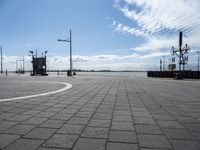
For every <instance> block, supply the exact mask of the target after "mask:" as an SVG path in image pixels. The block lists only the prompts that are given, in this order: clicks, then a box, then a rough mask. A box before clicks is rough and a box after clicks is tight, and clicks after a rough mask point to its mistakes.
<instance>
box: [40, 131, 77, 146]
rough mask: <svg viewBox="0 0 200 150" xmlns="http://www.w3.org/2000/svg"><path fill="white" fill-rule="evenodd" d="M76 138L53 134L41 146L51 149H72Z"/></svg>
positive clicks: (75, 136)
mask: <svg viewBox="0 0 200 150" xmlns="http://www.w3.org/2000/svg"><path fill="white" fill-rule="evenodd" d="M77 138H78V136H77V135H64V134H55V135H53V136H52V137H51V138H50V139H49V140H48V141H47V142H45V143H44V144H43V146H44V147H52V148H72V146H73V144H74V142H75V141H76V139H77Z"/></svg>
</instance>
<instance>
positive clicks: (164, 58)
mask: <svg viewBox="0 0 200 150" xmlns="http://www.w3.org/2000/svg"><path fill="white" fill-rule="evenodd" d="M162 57H163V71H165V56H162Z"/></svg>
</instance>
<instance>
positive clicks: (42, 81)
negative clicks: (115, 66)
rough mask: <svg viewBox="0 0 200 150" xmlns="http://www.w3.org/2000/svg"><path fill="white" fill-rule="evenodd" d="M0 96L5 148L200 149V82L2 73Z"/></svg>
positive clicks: (0, 131)
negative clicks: (33, 75) (67, 84)
mask: <svg viewBox="0 0 200 150" xmlns="http://www.w3.org/2000/svg"><path fill="white" fill-rule="evenodd" d="M63 82H65V83H69V84H71V85H72V87H71V88H69V89H67V90H63V91H61V92H57V93H53V94H51V93H49V94H48V92H51V91H59V90H60V89H63V88H65V87H66V85H64V84H62V83H63ZM42 93H47V94H46V95H38V94H42ZM29 95H35V96H34V97H30V98H23V97H25V96H29ZM16 97H22V98H21V99H15V98H16ZM0 99H1V100H0V149H1V150H63V149H67V150H68V149H73V150H200V81H194V80H193V81H192V80H183V81H178V80H168V79H153V78H144V77H141V78H140V77H136V78H134V77H126V76H113V77H108V76H79V75H78V76H76V77H74V78H71V77H63V76H60V77H57V76H48V77H40V76H37V77H30V76H8V77H5V76H1V77H0Z"/></svg>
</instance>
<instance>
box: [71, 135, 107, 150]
mask: <svg viewBox="0 0 200 150" xmlns="http://www.w3.org/2000/svg"><path fill="white" fill-rule="evenodd" d="M105 147H106V140H105V139H96V138H80V139H79V140H78V142H77V143H76V145H75V147H74V148H73V150H83V149H85V150H94V149H95V150H105Z"/></svg>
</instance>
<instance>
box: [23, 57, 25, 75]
mask: <svg viewBox="0 0 200 150" xmlns="http://www.w3.org/2000/svg"><path fill="white" fill-rule="evenodd" d="M23 74H25V62H24V56H23Z"/></svg>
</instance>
